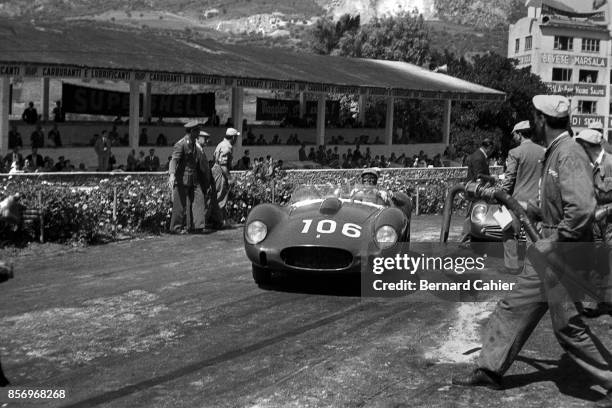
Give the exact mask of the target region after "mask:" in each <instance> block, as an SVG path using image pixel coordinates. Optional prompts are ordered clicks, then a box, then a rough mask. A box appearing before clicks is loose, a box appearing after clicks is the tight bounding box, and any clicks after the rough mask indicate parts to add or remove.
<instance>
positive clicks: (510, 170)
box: [502, 153, 518, 195]
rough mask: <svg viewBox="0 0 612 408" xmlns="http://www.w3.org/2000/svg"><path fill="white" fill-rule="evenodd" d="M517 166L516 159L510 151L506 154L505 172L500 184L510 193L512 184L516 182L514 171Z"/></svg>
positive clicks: (512, 189) (512, 190) (512, 188)
mask: <svg viewBox="0 0 612 408" xmlns="http://www.w3.org/2000/svg"><path fill="white" fill-rule="evenodd" d="M517 168H518V160H517V159H516V157H514V155H513V154H512V153H509V154H508V159H506V173H505V178H504V182H503V184H502V189H503V190H504V191H505V192H506V193H508V194H510V195H512V193H513V192H514V186H515V184H516V172H517Z"/></svg>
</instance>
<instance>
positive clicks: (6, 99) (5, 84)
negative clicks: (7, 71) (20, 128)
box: [0, 76, 11, 156]
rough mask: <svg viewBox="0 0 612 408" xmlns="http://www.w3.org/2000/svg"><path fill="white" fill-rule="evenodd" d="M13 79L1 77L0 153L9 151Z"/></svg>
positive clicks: (4, 153)
mask: <svg viewBox="0 0 612 408" xmlns="http://www.w3.org/2000/svg"><path fill="white" fill-rule="evenodd" d="M10 87H11V79H10V78H9V77H7V76H3V77H0V154H1V155H2V156H4V155H6V154H7V153H8V134H9V106H10V105H11V98H10Z"/></svg>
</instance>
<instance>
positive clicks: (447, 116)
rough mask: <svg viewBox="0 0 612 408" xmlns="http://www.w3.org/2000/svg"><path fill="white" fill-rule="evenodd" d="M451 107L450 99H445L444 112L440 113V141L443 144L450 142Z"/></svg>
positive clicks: (446, 144)
mask: <svg viewBox="0 0 612 408" xmlns="http://www.w3.org/2000/svg"><path fill="white" fill-rule="evenodd" d="M451 107H452V101H451V100H450V99H447V100H445V101H444V112H443V113H442V143H444V145H445V146H448V145H449V143H450V125H451Z"/></svg>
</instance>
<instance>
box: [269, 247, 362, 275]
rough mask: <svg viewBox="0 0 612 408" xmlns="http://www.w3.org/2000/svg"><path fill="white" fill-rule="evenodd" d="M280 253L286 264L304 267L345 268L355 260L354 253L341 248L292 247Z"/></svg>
mask: <svg viewBox="0 0 612 408" xmlns="http://www.w3.org/2000/svg"><path fill="white" fill-rule="evenodd" d="M280 255H281V259H282V260H283V262H285V264H286V265H288V266H293V267H296V268H304V269H319V270H326V269H328V270H334V269H344V268H348V267H349V266H350V265H351V264H352V262H353V255H352V254H351V253H350V252H349V251H347V250H344V249H339V248H327V247H290V248H285V249H283V250H282V251H281V254H280Z"/></svg>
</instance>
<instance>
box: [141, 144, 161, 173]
mask: <svg viewBox="0 0 612 408" xmlns="http://www.w3.org/2000/svg"><path fill="white" fill-rule="evenodd" d="M144 167H145V169H146V171H159V157H157V156H156V155H155V149H149V155H148V156H147V157H146V158H145V160H144Z"/></svg>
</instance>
